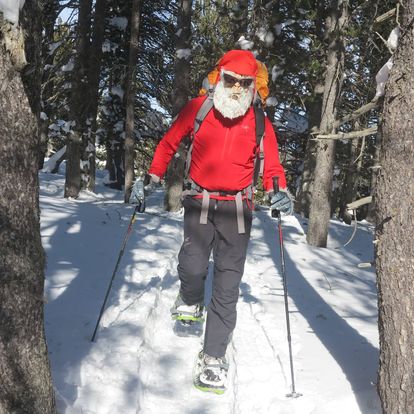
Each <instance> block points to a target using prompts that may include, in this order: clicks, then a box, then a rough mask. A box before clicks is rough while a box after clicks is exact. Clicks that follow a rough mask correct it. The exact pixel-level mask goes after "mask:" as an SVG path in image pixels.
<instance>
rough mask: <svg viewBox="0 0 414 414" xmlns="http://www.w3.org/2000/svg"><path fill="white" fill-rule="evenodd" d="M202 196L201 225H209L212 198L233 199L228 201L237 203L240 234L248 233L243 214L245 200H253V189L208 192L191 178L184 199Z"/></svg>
mask: <svg viewBox="0 0 414 414" xmlns="http://www.w3.org/2000/svg"><path fill="white" fill-rule="evenodd" d="M199 195H201V196H202V201H201V213H200V224H207V217H208V209H209V207H210V197H211V196H221V197H231V198H230V200H228V201H233V200H234V201H235V203H236V214H237V230H238V233H239V234H244V233H246V227H245V225H244V214H243V199H248V200H252V199H253V187H252V186H251V185H249V186H247V187H246V188H244V189H243V190H239V191H208V190H206V189H205V188H202V187H201V186H199V185H198V184H197V183H195V182H194V181H193V180H192V179H191V178H189V179H187V180H186V184H185V189H184V191H183V193H182V196H183V197H186V196H191V197H194V196H199Z"/></svg>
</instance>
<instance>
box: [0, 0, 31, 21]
mask: <svg viewBox="0 0 414 414" xmlns="http://www.w3.org/2000/svg"><path fill="white" fill-rule="evenodd" d="M24 2H25V0H0V12H3V17H4V19H5V20H8V21H9V22H12V23H14V24H17V23H19V10H21V9H22V8H23V6H24Z"/></svg>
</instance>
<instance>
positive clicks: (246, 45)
mask: <svg viewBox="0 0 414 414" xmlns="http://www.w3.org/2000/svg"><path fill="white" fill-rule="evenodd" d="M237 43H238V44H239V46H240V47H241V48H242V49H243V50H251V49H253V47H254V42H252V41H251V40H247V39H246V38H245V37H244V36H240V38H239V40H238V41H237Z"/></svg>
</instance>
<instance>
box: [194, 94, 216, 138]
mask: <svg viewBox="0 0 414 414" xmlns="http://www.w3.org/2000/svg"><path fill="white" fill-rule="evenodd" d="M211 108H213V93H212V92H210V91H209V94H208V95H207V98H206V99H205V100H204V102H203V103H202V104H201V106H200V109H199V110H198V112H197V115H196V117H195V119H194V130H193V135H195V134H196V133H197V132H198V130H199V129H200V126H201V124H202V123H203V121H204V119H205V117H206V116H207V114H208V113H209V112H210V111H211Z"/></svg>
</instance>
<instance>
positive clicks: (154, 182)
mask: <svg viewBox="0 0 414 414" xmlns="http://www.w3.org/2000/svg"><path fill="white" fill-rule="evenodd" d="M160 181H161V178H160V177H158V175H155V174H146V175H145V178H144V193H145V195H146V196H148V195H150V194H151V193H153V192H154V191H155V190H156V189H157V188H158V187H160V186H161V182H160Z"/></svg>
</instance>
